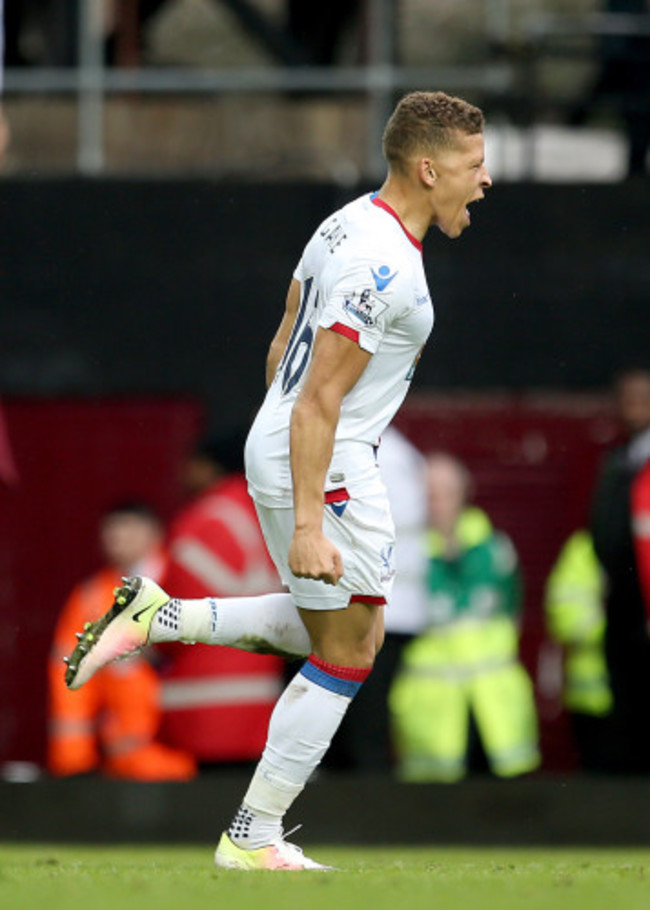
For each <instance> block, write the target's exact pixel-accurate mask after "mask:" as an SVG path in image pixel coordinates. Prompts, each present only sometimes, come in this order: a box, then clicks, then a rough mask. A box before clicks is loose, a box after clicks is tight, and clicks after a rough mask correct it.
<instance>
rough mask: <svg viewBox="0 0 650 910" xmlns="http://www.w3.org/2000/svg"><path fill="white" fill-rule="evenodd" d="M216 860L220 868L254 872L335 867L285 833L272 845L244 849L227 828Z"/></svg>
mask: <svg viewBox="0 0 650 910" xmlns="http://www.w3.org/2000/svg"><path fill="white" fill-rule="evenodd" d="M214 862H215V865H216V867H217V868H218V869H240V870H242V871H244V872H254V871H256V870H261V871H264V870H267V871H275V872H303V871H306V870H309V871H312V870H316V871H317V870H320V871H321V872H334V871H335V869H334V867H333V866H323V865H322V864H321V863H317V862H315V861H314V860H313V859H309V857H308V856H305V854H304V853H303V852H302V850H301V849H300V847H297V846H296V845H295V844H290V843H289V842H288V841H286V840H284V838H282V837H279V838H278V839H277V840H276V841H274V843H272V844H269V845H268V847H259V848H258V849H257V850H244V849H242V847H238V846H237V845H236V844H234V843H233V842H232V841H231V840H230V838H229V837H228V835H227V834H226V832H225V831H224V833H223V834H222V835H221V840H220V841H219V846H218V847H217V849H216V851H215V854H214Z"/></svg>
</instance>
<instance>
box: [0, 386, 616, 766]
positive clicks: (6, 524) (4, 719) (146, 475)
mask: <svg viewBox="0 0 650 910" xmlns="http://www.w3.org/2000/svg"><path fill="white" fill-rule="evenodd" d="M200 416H201V415H200V408H199V407H198V406H197V405H196V404H195V403H194V402H192V401H187V400H180V401H179V400H177V399H172V400H159V399H153V400H152V399H133V398H129V399H124V400H118V401H116V400H100V401H91V400H85V401H41V400H34V401H8V402H5V417H6V423H7V427H8V430H9V436H10V439H11V444H12V449H13V454H14V457H15V461H16V467H17V470H18V475H19V482H18V484H17V485H16V486H14V487H8V486H6V485H3V484H2V483H0V535H1V536H0V764H1V763H2V762H3V761H6V760H14V761H18V760H25V761H33V762H37V763H41V762H42V760H43V756H44V744H45V720H46V716H45V660H46V655H47V652H48V649H49V643H50V637H51V634H52V628H53V625H54V620H55V617H56V615H57V612H58V610H59V608H60V606H61V603H62V602H63V599H64V597H65V596H66V595H67V593H68V592H69V590H70V588H71V587H72V585H73V584H74V583H75V582H76V581H78V580H79V579H80V578H81V577H83V576H84V575H86V574H87V573H89V572H91V571H92V570H94V569H95V568H96V566H97V563H98V558H99V557H98V553H97V548H96V535H95V529H96V526H97V521H98V519H99V516H100V515H101V513H102V511H103V510H104V509H105V508H106V507H107V506H110V505H111V504H113V503H114V502H116V501H117V500H120V499H124V498H131V497H137V498H143V499H145V500H147V501H149V502H151V503H152V504H153V505H154V506H155V507H156V508H157V509H158V510H159V511H160V513H161V515H162V516H163V518H164V519H168V518H169V517H170V516H171V515H172V514H173V512H174V511H175V509H176V508H177V506H178V505H179V503H180V489H179V483H178V474H179V468H180V464H181V461H182V458H183V455H184V454H185V452H186V451H187V450H188V448H189V447H190V445H191V443H192V440H193V439H194V438H195V436H196V433H197V430H198V428H199V426H200ZM398 423H399V426H400V427H401V429H402V430H403V431H404V432H405V433H406V434H407V435H408V436H409V437H410V438H411V439H412V440H413V442H415V443H416V445H418V446H419V447H420V448H421V449H422V450H423V451H425V452H426V451H431V450H434V449H444V450H447V451H451V452H454V453H455V454H457V455H458V456H459V457H460V458H462V459H463V460H464V461H465V462H466V463H467V464H468V466H469V467H470V469H471V471H472V473H473V474H474V477H475V479H476V482H477V497H476V498H477V502H478V504H479V505H481V506H483V507H484V508H485V509H486V510H487V511H488V512H489V514H490V515H491V517H492V519H493V520H494V522H495V524H496V525H497V526H498V527H500V528H502V529H503V530H505V531H506V532H507V533H508V534H510V535H511V537H512V539H513V541H514V543H515V545H516V547H517V549H518V552H519V555H520V557H521V560H522V564H523V568H524V574H525V582H526V610H525V615H524V623H523V639H522V650H523V656H524V660H525V661H526V663H527V665H528V667H529V669H530V670H531V673H532V675H533V677H534V679H535V680H536V682H537V684H538V696H539V706H540V715H541V718H542V732H543V741H542V742H543V748H544V756H545V767H547V768H551V769H562V768H566V767H569V766H570V765H571V755H570V752H569V745H568V740H567V738H566V734H565V730H564V722H563V718H562V716H561V714H560V713H559V702H558V699H557V693H555V694H554V693H553V679H552V678H551V677H552V670H553V668H552V667H551V670H550V671H549V667H548V662H547V661H545V659H544V657H545V655H546V656H547V655H548V652H547V650H546V649H545V647H544V644H543V642H544V628H543V614H542V609H541V603H542V592H543V586H544V581H545V579H546V577H547V574H548V571H549V568H550V566H551V565H552V563H553V561H554V559H555V557H556V555H557V553H558V550H559V548H560V545H561V544H562V542H563V540H564V539H565V538H566V537H567V536H568V534H569V533H570V532H571V531H572V530H573V529H574V528H576V527H578V526H579V525H581V524H583V523H584V521H585V520H586V517H587V512H588V505H589V499H590V494H591V489H592V485H593V480H594V477H595V474H596V470H597V466H598V462H599V460H600V458H601V456H602V453H603V451H604V450H605V449H606V448H607V447H609V446H610V445H611V444H612V443H613V442H614V440H615V438H616V434H617V429H618V428H617V424H616V421H615V419H614V415H613V413H612V411H611V408H610V406H609V404H608V402H607V401H606V400H605V399H604V398H602V397H595V396H566V395H558V396H557V397H552V396H544V397H535V396H512V395H503V396H485V395H476V394H472V395H468V396H467V397H462V396H460V397H459V396H438V395H422V394H420V395H417V394H416V395H411V396H409V398H408V399H407V402H406V404H405V406H404V408H403V410H402V412H401V413H400V417H399V420H398Z"/></svg>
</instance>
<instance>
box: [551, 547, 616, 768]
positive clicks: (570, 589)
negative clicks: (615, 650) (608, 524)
mask: <svg viewBox="0 0 650 910" xmlns="http://www.w3.org/2000/svg"><path fill="white" fill-rule="evenodd" d="M545 609H546V625H547V628H548V631H549V634H550V636H551V638H552V639H553V641H555V642H556V643H557V644H559V645H562V648H563V649H564V680H563V702H564V706H565V707H566V709H567V711H568V712H569V713H570V715H571V719H572V726H573V732H574V735H575V739H576V744H577V746H578V751H579V753H580V763H581V765H582V766H583V768H585V769H588V770H593V771H605V770H607V766H608V759H607V754H608V752H609V749H608V744H607V737H608V733H607V729H608V728H607V726H606V725H605V724H603V723H602V719H603V718H604V717H606V716H607V715H608V714H609V713H610V712H611V710H612V705H613V697H612V690H611V687H610V684H609V673H608V671H607V658H606V656H605V626H606V617H605V577H604V573H603V569H602V567H601V565H600V562H599V561H598V557H597V556H596V553H595V550H594V545H593V541H592V538H591V535H590V534H589V532H588V531H586V530H579V531H576V532H575V533H574V534H572V535H571V536H570V537H569V538H568V540H567V541H566V542H565V544H564V546H563V547H562V549H561V550H560V554H559V556H558V558H557V561H556V563H555V565H554V566H553V569H552V571H551V574H550V575H549V578H548V581H547V584H546V597H545Z"/></svg>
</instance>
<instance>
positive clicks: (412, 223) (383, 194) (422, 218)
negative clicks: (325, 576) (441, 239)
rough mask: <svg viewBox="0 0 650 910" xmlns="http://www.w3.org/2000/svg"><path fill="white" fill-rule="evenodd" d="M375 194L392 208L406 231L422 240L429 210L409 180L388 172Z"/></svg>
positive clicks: (429, 222)
mask: <svg viewBox="0 0 650 910" xmlns="http://www.w3.org/2000/svg"><path fill="white" fill-rule="evenodd" d="M377 195H378V196H379V198H380V199H382V200H383V201H384V202H385V203H386V204H387V205H389V206H390V207H391V208H392V209H393V211H394V212H395V214H396V215H397V216H398V217H399V219H400V221H401V222H402V224H403V225H404V227H405V228H406V229H407V231H408V232H409V233H410V234H412V235H413V236H414V237H415V238H416V239H417V240H419V241H420V242H422V240H424V236H425V234H426V232H427V231H428V230H429V227H430V225H431V211H430V209H429V207H428V204H427V203H426V202H424V200H422V199H420V198H418V197H417V196H416V194H415V193H414V192H413V187H412V185H411V184H410V182H409V181H408V180H407V179H402V178H400V177H397V176H395V175H394V174H389V175H388V177H387V178H386V180H385V181H384V184H383V185H382V187H381V189H380V190H379V192H378V193H377ZM418 196H419V194H418Z"/></svg>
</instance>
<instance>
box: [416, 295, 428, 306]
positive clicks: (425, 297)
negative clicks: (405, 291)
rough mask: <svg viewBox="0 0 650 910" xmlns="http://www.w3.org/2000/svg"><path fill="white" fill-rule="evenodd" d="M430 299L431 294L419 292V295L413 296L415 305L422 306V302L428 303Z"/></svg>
mask: <svg viewBox="0 0 650 910" xmlns="http://www.w3.org/2000/svg"><path fill="white" fill-rule="evenodd" d="M430 300H431V296H430V295H429V294H421V295H420V296H419V297H416V298H415V305H416V306H424V304H425V303H428V302H429V301H430Z"/></svg>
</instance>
